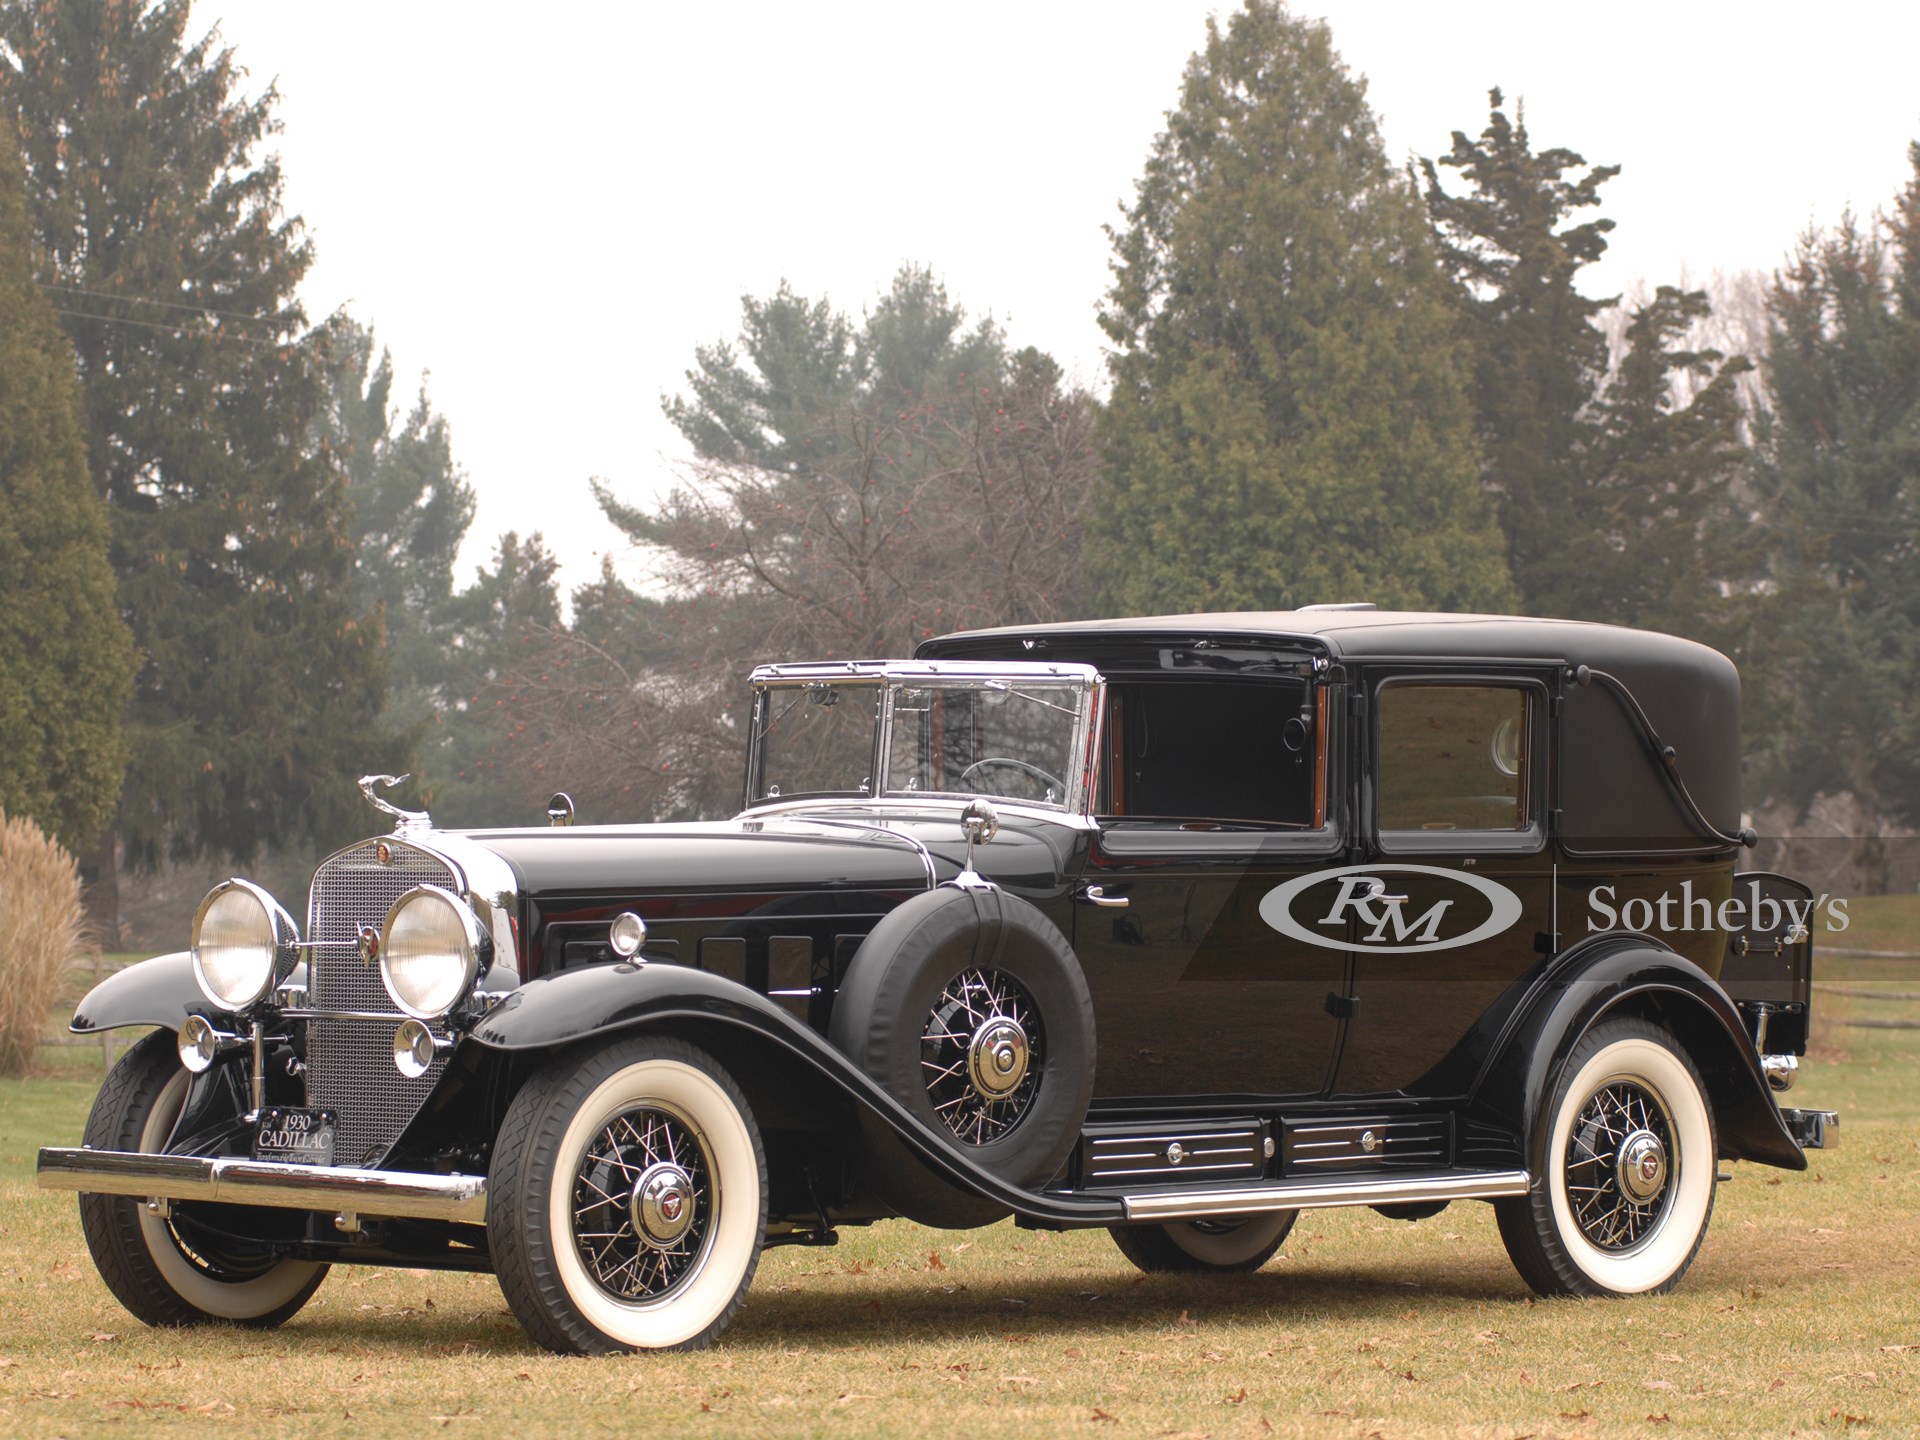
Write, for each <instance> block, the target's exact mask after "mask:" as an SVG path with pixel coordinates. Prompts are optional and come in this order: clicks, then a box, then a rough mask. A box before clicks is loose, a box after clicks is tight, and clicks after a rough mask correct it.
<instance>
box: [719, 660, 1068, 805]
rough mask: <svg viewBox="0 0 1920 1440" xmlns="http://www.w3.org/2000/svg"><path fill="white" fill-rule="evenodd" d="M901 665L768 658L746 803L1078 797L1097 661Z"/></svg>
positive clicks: (1064, 800)
mask: <svg viewBox="0 0 1920 1440" xmlns="http://www.w3.org/2000/svg"><path fill="white" fill-rule="evenodd" d="M904 664H905V662H869V665H868V666H861V667H857V668H856V667H849V669H850V670H855V673H851V674H848V675H846V676H845V677H844V678H843V677H840V676H823V677H820V678H812V677H806V678H800V677H795V678H793V679H789V678H787V677H788V676H792V674H793V668H794V667H781V669H783V670H784V671H785V672H786V673H785V674H780V672H779V671H776V670H774V669H773V668H772V667H769V670H768V674H769V675H770V676H771V675H778V676H779V678H778V679H777V680H774V681H773V683H761V684H760V685H759V686H758V693H757V695H756V697H755V703H754V727H753V754H752V757H751V761H750V770H749V775H750V779H749V781H748V793H747V803H748V804H749V805H758V804H762V803H764V802H766V801H772V800H794V799H803V798H807V797H813V796H848V797H853V796H873V795H875V794H887V795H901V796H904V795H987V796H994V797H997V798H1004V799H1009V800H1018V801H1022V802H1025V803H1028V804H1034V805H1044V806H1050V807H1056V808H1061V809H1065V808H1069V807H1071V806H1075V805H1078V804H1079V803H1080V801H1081V799H1082V797H1083V792H1084V789H1085V784H1086V781H1085V776H1084V774H1083V771H1084V765H1083V764H1082V763H1081V757H1083V755H1084V753H1085V750H1086V730H1087V727H1088V725H1089V724H1090V723H1091V717H1092V713H1093V710H1092V695H1093V683H1094V681H1095V680H1096V679H1097V677H1096V676H1095V675H1094V674H1093V672H1092V671H1091V670H1088V669H1087V668H1086V667H1084V666H1073V667H1064V666H1056V667H1051V668H1050V669H1048V670H1046V671H1041V670H1040V667H1038V666H1035V667H1034V669H1035V671H1037V672H1039V673H1036V674H1034V675H1033V676H1032V677H1031V678H1029V677H1026V676H1022V675H1019V674H1018V673H1014V674H1005V673H1001V674H981V673H977V672H976V673H973V674H964V675H955V674H950V673H925V674H921V673H913V674H907V675H902V674H900V673H899V668H897V667H900V668H904ZM869 666H870V668H869ZM807 668H812V669H814V673H815V675H818V674H819V670H818V668H815V667H807ZM821 668H824V667H821ZM920 668H923V667H915V669H916V670H918V669H920ZM924 668H925V669H927V670H931V668H932V667H924ZM942 668H943V670H950V669H952V668H954V667H942ZM980 668H981V669H983V670H984V669H985V668H986V667H984V666H982V667H980ZM996 668H997V667H996ZM1012 668H1014V669H1016V670H1017V668H1018V667H1012ZM1069 670H1071V671H1073V672H1078V673H1071V674H1067V673H1062V672H1063V671H1069ZM861 671H864V673H859V672H861ZM756 679H757V680H758V679H760V677H759V676H758V675H756ZM883 750H884V757H883V754H882V752H883ZM876 767H878V768H876ZM876 775H878V781H879V783H876Z"/></svg>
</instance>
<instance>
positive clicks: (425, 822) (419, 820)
mask: <svg viewBox="0 0 1920 1440" xmlns="http://www.w3.org/2000/svg"><path fill="white" fill-rule="evenodd" d="M412 778H413V776H412V775H362V776H361V777H360V793H361V794H362V795H364V796H366V797H367V803H368V804H369V805H371V806H373V808H374V809H376V810H378V811H381V812H382V813H383V814H387V815H391V816H393V817H394V820H395V822H396V823H395V824H394V827H393V828H394V829H395V830H427V829H431V828H432V827H433V819H432V817H431V816H429V815H428V814H427V812H426V811H424V810H402V809H401V808H400V807H399V806H398V805H395V804H394V803H393V802H392V801H391V800H384V799H382V798H381V797H380V796H378V795H376V794H374V793H373V787H374V786H376V785H379V786H383V787H384V788H386V789H389V790H391V789H392V788H393V787H394V786H396V785H404V784H406V783H407V781H409V780H411V779H412Z"/></svg>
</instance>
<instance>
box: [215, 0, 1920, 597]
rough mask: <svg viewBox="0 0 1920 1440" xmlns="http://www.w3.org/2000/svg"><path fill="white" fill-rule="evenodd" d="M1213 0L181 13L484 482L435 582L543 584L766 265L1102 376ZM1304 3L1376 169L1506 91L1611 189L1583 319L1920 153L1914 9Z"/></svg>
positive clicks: (644, 458)
mask: <svg viewBox="0 0 1920 1440" xmlns="http://www.w3.org/2000/svg"><path fill="white" fill-rule="evenodd" d="M1227 8H1229V7H1226V6H1222V5H1220V4H1219V3H1217V0H1151V3H1147V0H1017V3H1016V0H972V3H969V4H966V5H937V6H921V5H908V4H901V3H899V0H846V3H834V0H827V3H816V4H812V5H806V4H794V3H791V0H787V3H764V0H742V3H724V0H719V3H714V0H710V3H705V4H672V5H668V4H662V3H659V0H652V3H641V4H631V3H628V4H617V5H588V4H579V5H574V6H571V7H537V6H527V5H525V4H518V5H512V6H508V5H503V4H497V3H492V0H488V3H463V4H451V3H445V4H442V3H434V4H427V3H407V4H394V3H393V0H377V3H376V0H328V3H327V4H325V5H315V4H304V5H294V4H288V3H287V0H201V3H200V4H199V5H198V6H196V9H195V14H194V25H195V27H196V33H197V31H198V29H201V28H204V27H206V26H207V25H210V24H212V23H214V22H216V21H217V22H218V23H219V25H220V29H221V32H222V34H223V35H224V36H225V37H226V39H227V41H228V43H230V44H231V45H232V46H233V47H234V48H235V50H236V52H237V55H238V58H239V60H240V62H241V63H242V64H243V65H244V66H246V67H247V69H248V71H249V74H250V81H249V83H250V85H252V86H255V87H258V86H264V85H265V84H266V83H267V82H269V81H274V80H277V82H278V84H279V87H280V92H281V97H282V98H281V105H280V112H279V113H280V116H281V119H282V121H283V122H284V124H285V133H284V134H283V135H282V136H281V137H280V141H279V149H280V153H281V157H282V160H283V162H284V165H285V169H286V174H287V199H288V203H289V206H290V208H292V209H293V210H295V211H296V212H298V213H300V214H302V215H303V216H304V217H305V219H306V221H307V222H308V224H309V226H310V227H311V229H312V232H313V234H314V237H315V239H316V242H317V246H318V252H319V261H318V263H317V265H316V266H315V267H314V270H313V272H312V273H311V275H310V277H309V279H308V282H307V286H306V290H305V296H306V300H307V304H308V311H309V313H310V314H311V315H312V316H313V317H315V318H316V319H317V318H319V317H321V316H323V315H326V314H328V313H330V312H331V311H333V310H334V309H336V308H337V307H341V306H344V307H346V308H347V310H348V311H350V312H351V313H352V314H353V315H354V316H355V317H356V318H358V319H360V320H361V321H363V322H366V323H370V324H372V325H373V326H374V327H375V328H376V329H377V331H378V333H379V336H380V338H381V340H382V341H383V342H384V343H385V344H387V345H388V346H389V347H391V349H392V351H393V353H394V358H395V362H396V365H397V366H398V367H399V369H400V371H401V373H402V374H403V375H405V376H417V375H418V373H419V372H420V371H421V370H423V369H425V370H428V371H431V382H430V383H431V394H432V398H433V403H434V405H435V407H436V408H437V409H438V410H440V411H441V412H442V413H443V414H445V415H446V416H447V417H448V419H449V421H450V422H451V424H452V427H453V436H454V445H455V450H456V453H457V455H458V457H459V459H460V461H461V463H462V464H463V465H464V466H465V468H466V470H467V472H468V474H469V475H470V477H471V478H472V480H473V482H474V485H475V487H476V489H477V491H478V493H479V500H480V505H479V515H478V518H477V520H476V522H475V525H474V528H473V531H472V534H471V536H470V538H469V542H468V546H467V550H466V552H465V554H464V556H463V560H464V562H465V564H464V566H463V573H466V574H471V569H472V566H474V565H477V564H479V563H481V562H483V561H484V560H486V559H487V557H488V555H489V554H490V552H491V549H492V545H493V541H494V539H495V537H497V536H498V535H499V533H500V532H501V531H503V530H507V529H517V530H520V531H522V532H527V531H532V530H540V531H543V532H544V533H545V534H546V536H547V539H548V540H549V542H550V543H551V544H552V545H553V547H554V549H555V550H556V552H557V553H558V554H559V555H560V556H561V557H562V558H563V560H564V561H565V564H566V568H565V571H564V575H565V578H566V581H567V583H569V584H572V583H577V582H579V581H581V580H584V579H586V578H588V577H589V576H591V575H592V573H593V572H594V571H595V570H596V569H597V567H598V557H599V555H600V554H601V553H603V552H607V551H609V550H611V551H612V553H614V554H616V556H618V555H619V554H620V553H621V551H620V549H619V546H618V541H619V540H620V536H619V535H618V533H617V532H612V531H610V529H609V527H608V526H607V525H606V524H605V522H604V520H603V519H602V518H601V517H600V515H599V512H598V510H597V509H596V507H595V506H594V505H593V503H592V499H591V497H590V496H589V494H588V490H587V481H588V478H589V477H590V476H599V477H602V478H604V479H605V480H607V481H608V482H610V483H611V484H612V485H613V486H614V487H615V488H616V489H617V490H618V492H619V493H621V494H622V495H624V496H627V497H630V498H640V497H643V496H644V495H646V494H648V493H651V492H653V491H655V490H657V489H659V488H661V487H663V486H664V485H666V484H667V483H669V482H670V480H671V477H672V473H673V467H674V463H675V457H676V455H678V454H679V453H680V445H679V437H678V434H677V432H675V431H674V430H673V429H672V427H671V426H669V425H668V424H667V423H666V421H665V420H664V419H663V418H662V416H661V413H660V396H661V394H662V393H663V392H675V391H678V390H679V389H680V388H681V384H682V376H683V374H684V372H685V370H686V369H687V367H688V366H689V364H690V363H691V362H692V355H693V349H694V347H695V346H696V345H698V344H701V343H705V342H707V341H711V340H714V339H717V338H720V337H722V336H730V335H731V334H732V333H733V332H734V330H735V328H736V323H737V319H738V315H739V301H740V297H741V296H742V295H743V294H753V295H764V294H767V293H769V292H771V291H772V290H773V288H774V287H775V286H776V285H777V284H778V283H779V281H780V280H781V278H782V277H785V278H787V279H789V280H791V281H792V282H793V284H794V285H795V287H796V288H797V289H799V290H800V291H801V293H803V294H808V295H820V294H825V295H827V296H829V297H830V298H831V299H832V300H833V301H834V302H835V303H836V304H838V305H839V306H841V307H842V308H845V309H849V310H852V311H854V312H856V313H857V312H858V311H859V310H860V309H861V308H862V307H863V306H864V305H866V304H867V303H868V302H869V301H870V300H871V299H872V298H873V297H874V296H875V295H876V294H878V292H879V291H880V290H881V289H882V288H883V287H884V286H885V284H886V283H887V281H888V280H889V279H890V278H891V276H892V275H893V273H894V271H895V270H896V269H897V268H898V267H899V266H900V265H901V264H902V263H903V262H905V261H916V262H922V263H927V264H930V265H932V266H933V267H934V269H935V270H936V271H937V272H939V273H940V274H942V275H943V276H944V277H945V280H946V283H947V288H948V292H949V294H950V295H952V296H953V297H954V298H955V299H956V300H958V301H959V302H961V303H962V304H964V305H966V306H967V307H968V308H969V309H970V310H971V311H973V312H974V313H976V314H977V313H980V312H983V311H991V312H992V313H993V314H994V315H995V316H996V317H997V318H998V319H999V320H1000V321H1001V322H1002V324H1003V325H1004V326H1005V327H1006V329H1007V331H1008V333H1009V336H1010V337H1011V338H1012V340H1013V341H1014V342H1015V343H1016V344H1034V345H1038V346H1040V347H1041V348H1043V349H1045V350H1048V351H1050V352H1052V353H1053V354H1054V355H1055V356H1056V357H1057V358H1059V359H1060V360H1061V361H1062V363H1064V364H1065V365H1066V366H1067V367H1068V369H1069V370H1070V371H1071V370H1077V371H1078V372H1079V373H1080V374H1081V376H1082V377H1083V378H1085V379H1086V380H1088V381H1089V382H1094V383H1098V382H1099V380H1100V372H1101V366H1102V352H1101V336H1100V334H1099V331H1098V329H1097V328H1096V326H1095V323H1094V318H1093V317H1094V311H1095V307H1096V305H1097V303H1098V301H1099V299H1100V296H1101V294H1102V292H1103V291H1104V288H1105V284H1106V280H1107V269H1106V263H1107V254H1108V249H1107V242H1106V239H1105V237H1104V235H1103V234H1102V232H1101V226H1102V225H1103V224H1106V223H1107V222H1109V221H1110V220H1112V219H1113V218H1114V216H1115V213H1116V206H1117V205H1118V203H1119V202H1120V201H1121V200H1123V199H1124V198H1127V197H1129V196H1130V195H1131V193H1132V186H1133V182H1134V180H1135V178H1136V177H1137V176H1138V175H1139V172H1140V168H1141V165H1142V163H1143V161H1144V159H1145V157H1146V153H1147V148H1148V145H1149V144H1150V142H1151V140H1152V138H1153V136H1154V135H1155V134H1156V133H1157V132H1158V131H1159V129H1160V128H1161V125H1162V122H1163V119H1164V116H1165V112H1166V110H1167V109H1168V107H1169V106H1171V105H1172V104H1173V103H1174V100H1175V98H1176V95H1177V90H1178V85H1179V80H1180V74H1181V70H1182V68H1183V66H1184V65H1185V63H1186V60H1187V57H1188V56H1189V55H1190V54H1191V53H1192V52H1193V51H1194V50H1195V49H1197V48H1198V47H1199V45H1200V44H1201V43H1202V40H1203V38H1204V27H1205V21H1206V17H1207V16H1208V15H1209V14H1210V13H1214V12H1216V11H1222V10H1226V9H1227ZM1296 9H1297V12H1298V13H1302V14H1309V15H1324V16H1325V18H1326V19H1327V20H1328V22H1329V23H1330V24H1331V26H1332V29H1333V37H1334V42H1335V45H1336V46H1337V48H1338V49H1339V50H1340V52H1341V54H1342V55H1343V57H1344V58H1345V60H1346V62H1347V64H1348V66H1349V67H1350V68H1351V69H1352V70H1354V71H1356V72H1357V73H1359V74H1361V75H1364V76H1365V77H1366V78H1367V81H1368V95H1369V98H1370V100H1371V101H1372V104H1373V106H1374V109H1375V111H1376V112H1377V113H1378V114H1379V115H1380V117H1381V120H1382V124H1383V128H1384V132H1385V136H1386V140H1387V144H1388V146H1389V148H1390V150H1391V152H1392V153H1393V154H1394V155H1395V156H1397V157H1405V156H1408V155H1411V154H1416V153H1417V154H1423V155H1434V154H1438V153H1439V152H1441V151H1443V150H1445V149H1446V148H1447V146H1448V144H1449V136H1450V133H1451V132H1452V131H1453V130H1456V129H1464V130H1467V131H1468V132H1469V133H1478V131H1479V129H1480V128H1481V125H1482V124H1483V123H1484V120H1485V117H1486V91H1487V89H1488V87H1490V86H1493V85H1499V86H1501V87H1503V88H1504V89H1505V91H1506V93H1507V96H1508V98H1509V101H1510V102H1511V101H1512V100H1513V99H1515V98H1516V97H1518V98H1523V99H1524V101H1525V103H1526V112H1527V120H1528V125H1529V128H1530V130H1531V133H1532V137H1533V141H1534V144H1535V147H1536V148H1546V147H1550V146H1554V145H1564V146H1567V147H1569V148H1571V149H1574V150H1577V151H1579V152H1580V153H1582V154H1584V155H1585V156H1586V157H1587V158H1588V159H1589V160H1591V161H1594V162H1596V163H1609V164H1619V165H1622V166H1623V167H1624V169H1623V171H1622V173H1621V175H1620V176H1619V177H1618V178H1616V179H1615V180H1613V181H1612V182H1611V183H1610V184H1609V185H1608V186H1607V187H1606V189H1605V191H1604V194H1605V197H1606V202H1607V203H1606V207H1605V210H1604V213H1605V214H1607V215H1609V216H1611V217H1612V218H1613V219H1614V220H1615V221H1617V222H1618V227H1619V228H1618V229H1617V230H1616V231H1615V233H1614V236H1613V242H1612V249H1611V251H1610V253H1609V255H1608V258H1607V259H1606V261H1605V262H1603V264H1602V265H1601V266H1598V267H1596V268H1595V270H1594V271H1593V272H1592V278H1591V281H1590V283H1589V285H1588V287H1587V288H1588V289H1589V291H1590V292H1591V293H1601V294H1604V293H1613V292H1615V291H1618V290H1621V289H1624V288H1627V287H1628V286H1630V285H1631V284H1632V283H1634V282H1635V281H1644V282H1647V283H1649V284H1658V283H1662V282H1666V281H1672V280H1676V279H1678V278H1679V276H1680V275H1681V273H1682V270H1683V268H1684V269H1685V271H1687V272H1688V273H1689V274H1690V275H1691V276H1692V277H1693V278H1694V279H1696V280H1698V279H1699V278H1701V277H1703V276H1704V275H1706V274H1707V273H1709V272H1711V271H1713V270H1715V269H1720V270H1726V271H1738V270H1742V269H1749V268H1752V269H1760V270H1771V269H1772V268H1774V267H1775V266H1776V265H1778V264H1779V262H1780V260H1781V258H1782V256H1783V255H1784V254H1785V253H1786V251H1787V250H1788V248H1789V247H1790V246H1791V244H1792V242H1793V240H1794V237H1795V236H1796V234H1798V233H1799V232H1800V231H1801V230H1802V229H1804V228H1805V227H1806V226H1807V225H1808V224H1809V223H1815V224H1828V223H1831V222H1832V221H1833V220H1834V219H1835V218H1837V217H1838V216H1839V214H1840V212H1841V210H1842V209H1843V207H1845V206H1848V205H1852V206H1853V207H1854V208H1855V209H1856V210H1857V211H1860V212H1862V213H1866V212H1870V211H1871V210H1873V209H1874V208H1875V207H1876V206H1880V205H1883V204H1884V203H1886V202H1887V200H1889V199H1890V198H1891V197H1892V195H1893V194H1894V193H1895V192H1896V191H1897V190H1898V188H1899V187H1900V186H1901V185H1902V184H1903V183H1904V181H1905V179H1906V177H1907V174H1908V173H1909V172H1908V166H1907V144H1908V142H1909V141H1910V140H1912V139H1915V138H1920V87H1916V86H1915V85H1914V84H1913V80H1912V74H1913V72H1912V63H1913V57H1914V56H1915V55H1916V54H1920V5H1915V4H1912V3H1910V0H1909V3H1901V4H1860V3H1853V4H1847V3H1841V4H1834V5H1828V6H1825V7H1821V8H1820V9H1819V10H1818V12H1817V13H1816V12H1815V10H1814V9H1813V8H1812V7H1809V6H1808V5H1806V4H1805V3H1795V4H1784V3H1756V0H1744V3H1719V0H1714V3H1707V0H1688V3H1674V0H1665V3H1643V0H1612V3H1608V4H1604V5H1578V6H1574V5H1548V4H1541V3H1538V0H1535V3H1528V4H1493V3H1483V4H1480V5H1476V6H1465V7H1463V6H1455V5H1442V4H1436V3H1432V0H1424V3H1403V0H1300V3H1299V4H1298V5H1297V6H1296ZM409 383H411V381H409Z"/></svg>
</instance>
